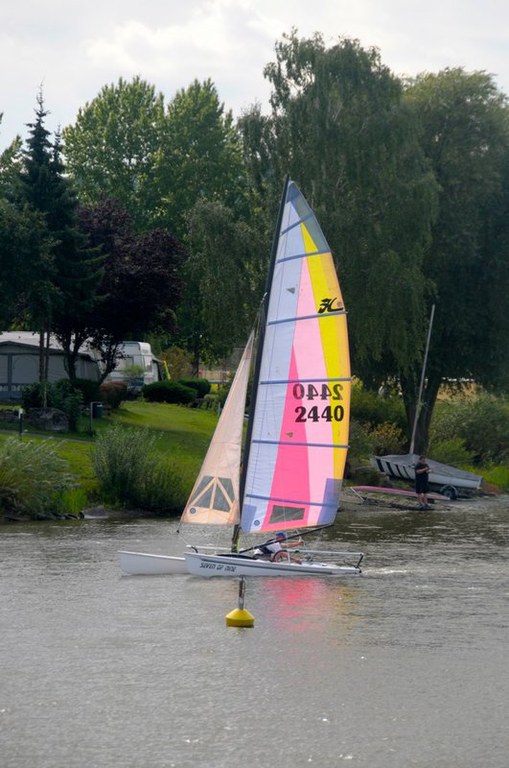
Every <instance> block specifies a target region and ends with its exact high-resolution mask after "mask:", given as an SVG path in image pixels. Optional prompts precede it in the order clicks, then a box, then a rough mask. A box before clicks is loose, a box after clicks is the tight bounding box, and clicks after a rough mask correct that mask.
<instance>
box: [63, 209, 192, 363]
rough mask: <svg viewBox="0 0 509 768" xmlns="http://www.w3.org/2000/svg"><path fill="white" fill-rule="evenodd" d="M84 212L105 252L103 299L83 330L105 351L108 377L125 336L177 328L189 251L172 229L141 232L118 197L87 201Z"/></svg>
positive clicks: (95, 243) (84, 224) (85, 227)
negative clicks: (182, 274) (186, 255)
mask: <svg viewBox="0 0 509 768" xmlns="http://www.w3.org/2000/svg"><path fill="white" fill-rule="evenodd" d="M79 217H80V226H81V229H82V231H83V232H85V233H86V234H87V236H88V239H89V243H90V245H91V246H92V247H97V248H100V249H101V252H102V254H103V256H104V273H103V278H102V282H101V284H100V294H101V296H100V300H99V301H98V302H97V304H96V305H95V307H94V309H93V311H92V312H91V313H90V314H89V315H88V317H84V318H83V325H82V326H81V328H80V331H79V332H80V333H81V334H83V335H85V336H86V337H88V339H89V341H90V344H91V346H92V347H93V348H95V349H96V350H97V351H98V352H99V355H100V357H101V360H102V362H103V366H104V370H103V378H105V377H106V376H107V374H108V373H109V372H110V371H112V370H113V369H114V368H115V365H116V363H117V361H118V358H119V347H120V344H121V343H122V341H124V340H126V339H130V338H131V339H132V338H137V337H138V338H140V337H141V338H143V337H144V336H145V335H146V334H150V333H158V332H166V333H168V332H170V331H171V330H173V326H174V318H175V308H176V306H177V303H178V300H179V298H180V291H181V279H180V270H181V265H182V262H183V260H184V255H185V252H184V249H183V247H182V245H181V244H180V243H179V242H178V241H177V240H176V239H175V238H174V237H173V235H171V234H170V233H169V232H168V231H167V230H164V229H157V230H152V231H151V232H146V233H137V232H135V231H134V227H133V225H132V221H131V219H130V216H129V214H128V213H127V211H126V210H125V209H124V208H123V207H122V206H121V205H120V204H119V203H118V202H117V201H115V200H103V201H102V202H100V203H98V204H96V205H95V206H82V207H81V208H80V213H79ZM75 332H76V333H77V332H78V331H77V330H75Z"/></svg>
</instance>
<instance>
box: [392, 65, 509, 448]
mask: <svg viewBox="0 0 509 768" xmlns="http://www.w3.org/2000/svg"><path fill="white" fill-rule="evenodd" d="M406 99H407V101H408V103H409V104H410V105H411V106H412V108H413V109H414V110H415V113H416V115H417V116H418V119H419V122H420V124H421V126H422V146H423V147H424V149H425V152H426V155H427V157H428V158H429V160H430V162H431V164H432V168H433V171H434V174H435V176H436V179H437V181H438V184H439V190H440V192H439V215H438V218H437V220H436V222H435V224H434V226H433V239H432V243H431V245H430V248H429V250H428V254H427V258H426V260H425V262H424V264H423V272H424V274H425V275H426V276H427V278H428V279H429V280H430V281H432V282H433V284H434V286H435V289H434V293H433V295H432V296H431V297H430V299H429V301H430V303H431V302H435V303H436V313H435V320H434V324H433V329H432V336H431V345H430V351H429V360H428V365H427V370H426V374H427V375H426V380H425V387H424V396H423V408H422V410H421V411H420V414H419V420H418V422H417V433H416V446H415V447H416V450H421V449H422V448H424V446H425V445H426V442H427V433H428V427H429V421H430V418H431V414H432V410H433V405H434V403H435V399H436V397H437V393H438V390H439V388H440V386H441V384H442V382H443V381H444V380H446V381H451V380H454V381H456V382H459V381H461V380H462V379H469V380H474V381H476V382H478V383H479V384H482V385H484V386H486V387H493V386H496V385H501V384H504V383H505V384H506V385H507V381H508V364H507V361H508V359H509V312H508V311H507V310H508V302H507V296H508V294H509V109H508V103H507V98H506V96H505V95H504V94H503V93H502V92H500V91H499V90H498V88H497V87H496V85H495V83H494V81H493V78H492V77H491V76H489V75H487V74H486V73H484V72H472V73H467V72H465V71H464V70H463V69H460V68H456V69H447V70H444V71H443V72H440V73H438V74H424V75H422V76H419V77H418V78H416V79H415V80H414V81H413V82H412V83H410V84H409V87H408V89H407V92H406ZM423 336H424V328H423ZM419 378H420V369H419V368H418V367H415V368H414V369H413V370H412V371H410V372H407V373H406V375H405V374H403V375H402V376H401V385H402V390H403V396H404V401H405V405H406V407H407V412H408V414H409V419H410V420H411V421H412V420H413V416H414V413H415V392H416V390H417V387H418V381H419Z"/></svg>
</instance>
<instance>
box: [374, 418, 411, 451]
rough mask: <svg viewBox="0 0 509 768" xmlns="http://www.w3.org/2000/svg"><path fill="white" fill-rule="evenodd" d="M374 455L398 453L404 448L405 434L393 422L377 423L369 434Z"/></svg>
mask: <svg viewBox="0 0 509 768" xmlns="http://www.w3.org/2000/svg"><path fill="white" fill-rule="evenodd" d="M369 436H370V438H371V441H372V446H373V453H375V454H376V455H381V456H383V455H385V454H400V453H403V451H404V449H405V443H406V439H405V435H404V434H403V432H402V431H401V429H400V428H399V427H397V426H396V425H395V424H390V423H388V422H385V423H384V424H378V425H377V426H376V427H374V429H372V430H371V431H370V434H369Z"/></svg>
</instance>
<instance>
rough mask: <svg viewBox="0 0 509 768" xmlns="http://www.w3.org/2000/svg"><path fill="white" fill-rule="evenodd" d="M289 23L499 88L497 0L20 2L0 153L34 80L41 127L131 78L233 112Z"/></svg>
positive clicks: (1, 51) (502, 16) (385, 57)
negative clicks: (203, 90) (201, 96)
mask: <svg viewBox="0 0 509 768" xmlns="http://www.w3.org/2000/svg"><path fill="white" fill-rule="evenodd" d="M292 27H295V28H296V29H297V31H298V34H299V35H300V36H303V37H307V36H309V35H312V34H313V33H314V32H316V31H319V32H322V33H323V35H324V37H325V39H326V41H327V42H328V43H330V42H332V41H333V40H335V39H337V38H338V37H339V36H347V37H356V38H358V39H359V40H360V43H361V45H363V46H364V47H368V46H376V47H377V48H379V50H380V52H381V57H382V61H383V62H384V63H385V64H387V65H388V66H389V67H390V68H391V69H392V70H393V71H394V72H395V73H397V74H408V75H415V74H417V73H418V72H420V71H424V70H428V71H438V70H440V69H442V68H444V67H446V66H464V67H465V68H466V69H467V70H473V69H484V70H487V71H488V72H490V73H493V74H495V75H496V76H497V78H498V83H499V85H500V87H501V88H502V89H504V90H505V91H506V92H509V62H508V59H507V49H508V43H509V8H508V7H507V6H506V2H505V0H504V2H502V0H485V1H484V2H483V3H482V4H479V3H478V2H477V0H428V2H427V3H422V2H421V1H420V0H419V2H417V1H416V0H384V2H380V0H316V1H315V2H314V3H310V2H309V0H292V2H290V1H289V0H186V2H182V0H150V2H146V3H140V2H139V0H136V2H135V0H88V2H87V3H86V4H85V3H77V2H74V3H73V2H72V0H53V2H52V4H51V6H48V5H47V3H46V2H43V1H42V0H25V2H24V3H19V4H14V5H13V4H11V5H10V8H9V13H8V14H6V18H5V19H2V26H1V28H0V67H1V71H2V88H1V91H0V112H3V113H4V119H3V121H2V124H1V125H0V148H2V147H4V146H5V145H6V144H7V143H8V142H9V141H10V139H11V138H12V137H13V136H14V134H15V133H21V134H22V136H26V128H25V127H24V124H25V123H26V122H29V121H30V120H32V118H33V109H34V106H35V97H36V94H37V91H38V88H39V86H40V84H41V83H43V86H44V94H45V99H46V105H47V107H48V109H49V110H50V111H51V116H50V118H49V119H48V127H49V128H50V129H54V128H56V126H57V125H58V124H61V125H66V124H68V123H70V122H73V121H74V119H75V117H76V113H77V111H78V109H79V107H80V106H83V105H84V104H85V103H86V102H87V101H91V100H92V99H93V98H95V96H96V95H97V94H98V93H99V91H100V90H101V88H102V87H103V85H106V84H108V83H114V82H117V81H118V79H119V77H123V78H125V79H130V78H131V77H133V76H135V75H139V76H141V77H142V78H144V79H146V80H148V81H149V82H151V83H153V85H154V86H155V87H156V89H157V90H160V91H162V92H163V93H164V94H165V96H166V98H167V100H169V99H171V98H172V96H173V95H174V94H175V92H176V91H177V90H179V89H180V88H186V87H187V86H188V85H189V84H190V83H191V82H192V81H193V80H194V79H195V78H197V79H199V80H204V79H206V78H211V79H212V80H213V82H214V83H215V85H216V87H217V90H218V93H219V96H220V98H221V100H222V101H224V102H225V106H226V107H227V108H231V109H233V110H234V112H235V113H236V114H238V113H240V110H241V109H242V108H244V107H247V106H249V105H250V104H252V103H254V102H255V101H257V100H259V101H261V102H262V103H266V102H267V100H268V95H269V85H268V83H267V82H266V81H265V80H264V78H263V74H262V73H263V67H264V66H265V64H267V63H268V62H269V61H272V60H274V45H275V42H276V41H277V40H280V39H281V37H282V35H283V33H287V32H290V30H291V29H292Z"/></svg>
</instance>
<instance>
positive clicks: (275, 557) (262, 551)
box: [254, 531, 304, 563]
mask: <svg viewBox="0 0 509 768" xmlns="http://www.w3.org/2000/svg"><path fill="white" fill-rule="evenodd" d="M303 543H304V542H303V540H302V539H301V538H300V537H299V538H298V539H291V540H289V539H288V536H287V535H286V533H285V532H284V531H278V532H277V533H276V538H275V540H274V541H271V542H268V543H267V544H260V546H259V547H257V549H256V550H255V552H254V556H255V558H256V559H260V560H270V561H271V563H278V562H280V561H281V560H291V561H292V562H294V563H301V562H302V560H301V559H300V557H295V555H290V554H289V553H288V551H287V550H289V549H294V548H295V547H299V546H301V544H303Z"/></svg>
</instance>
